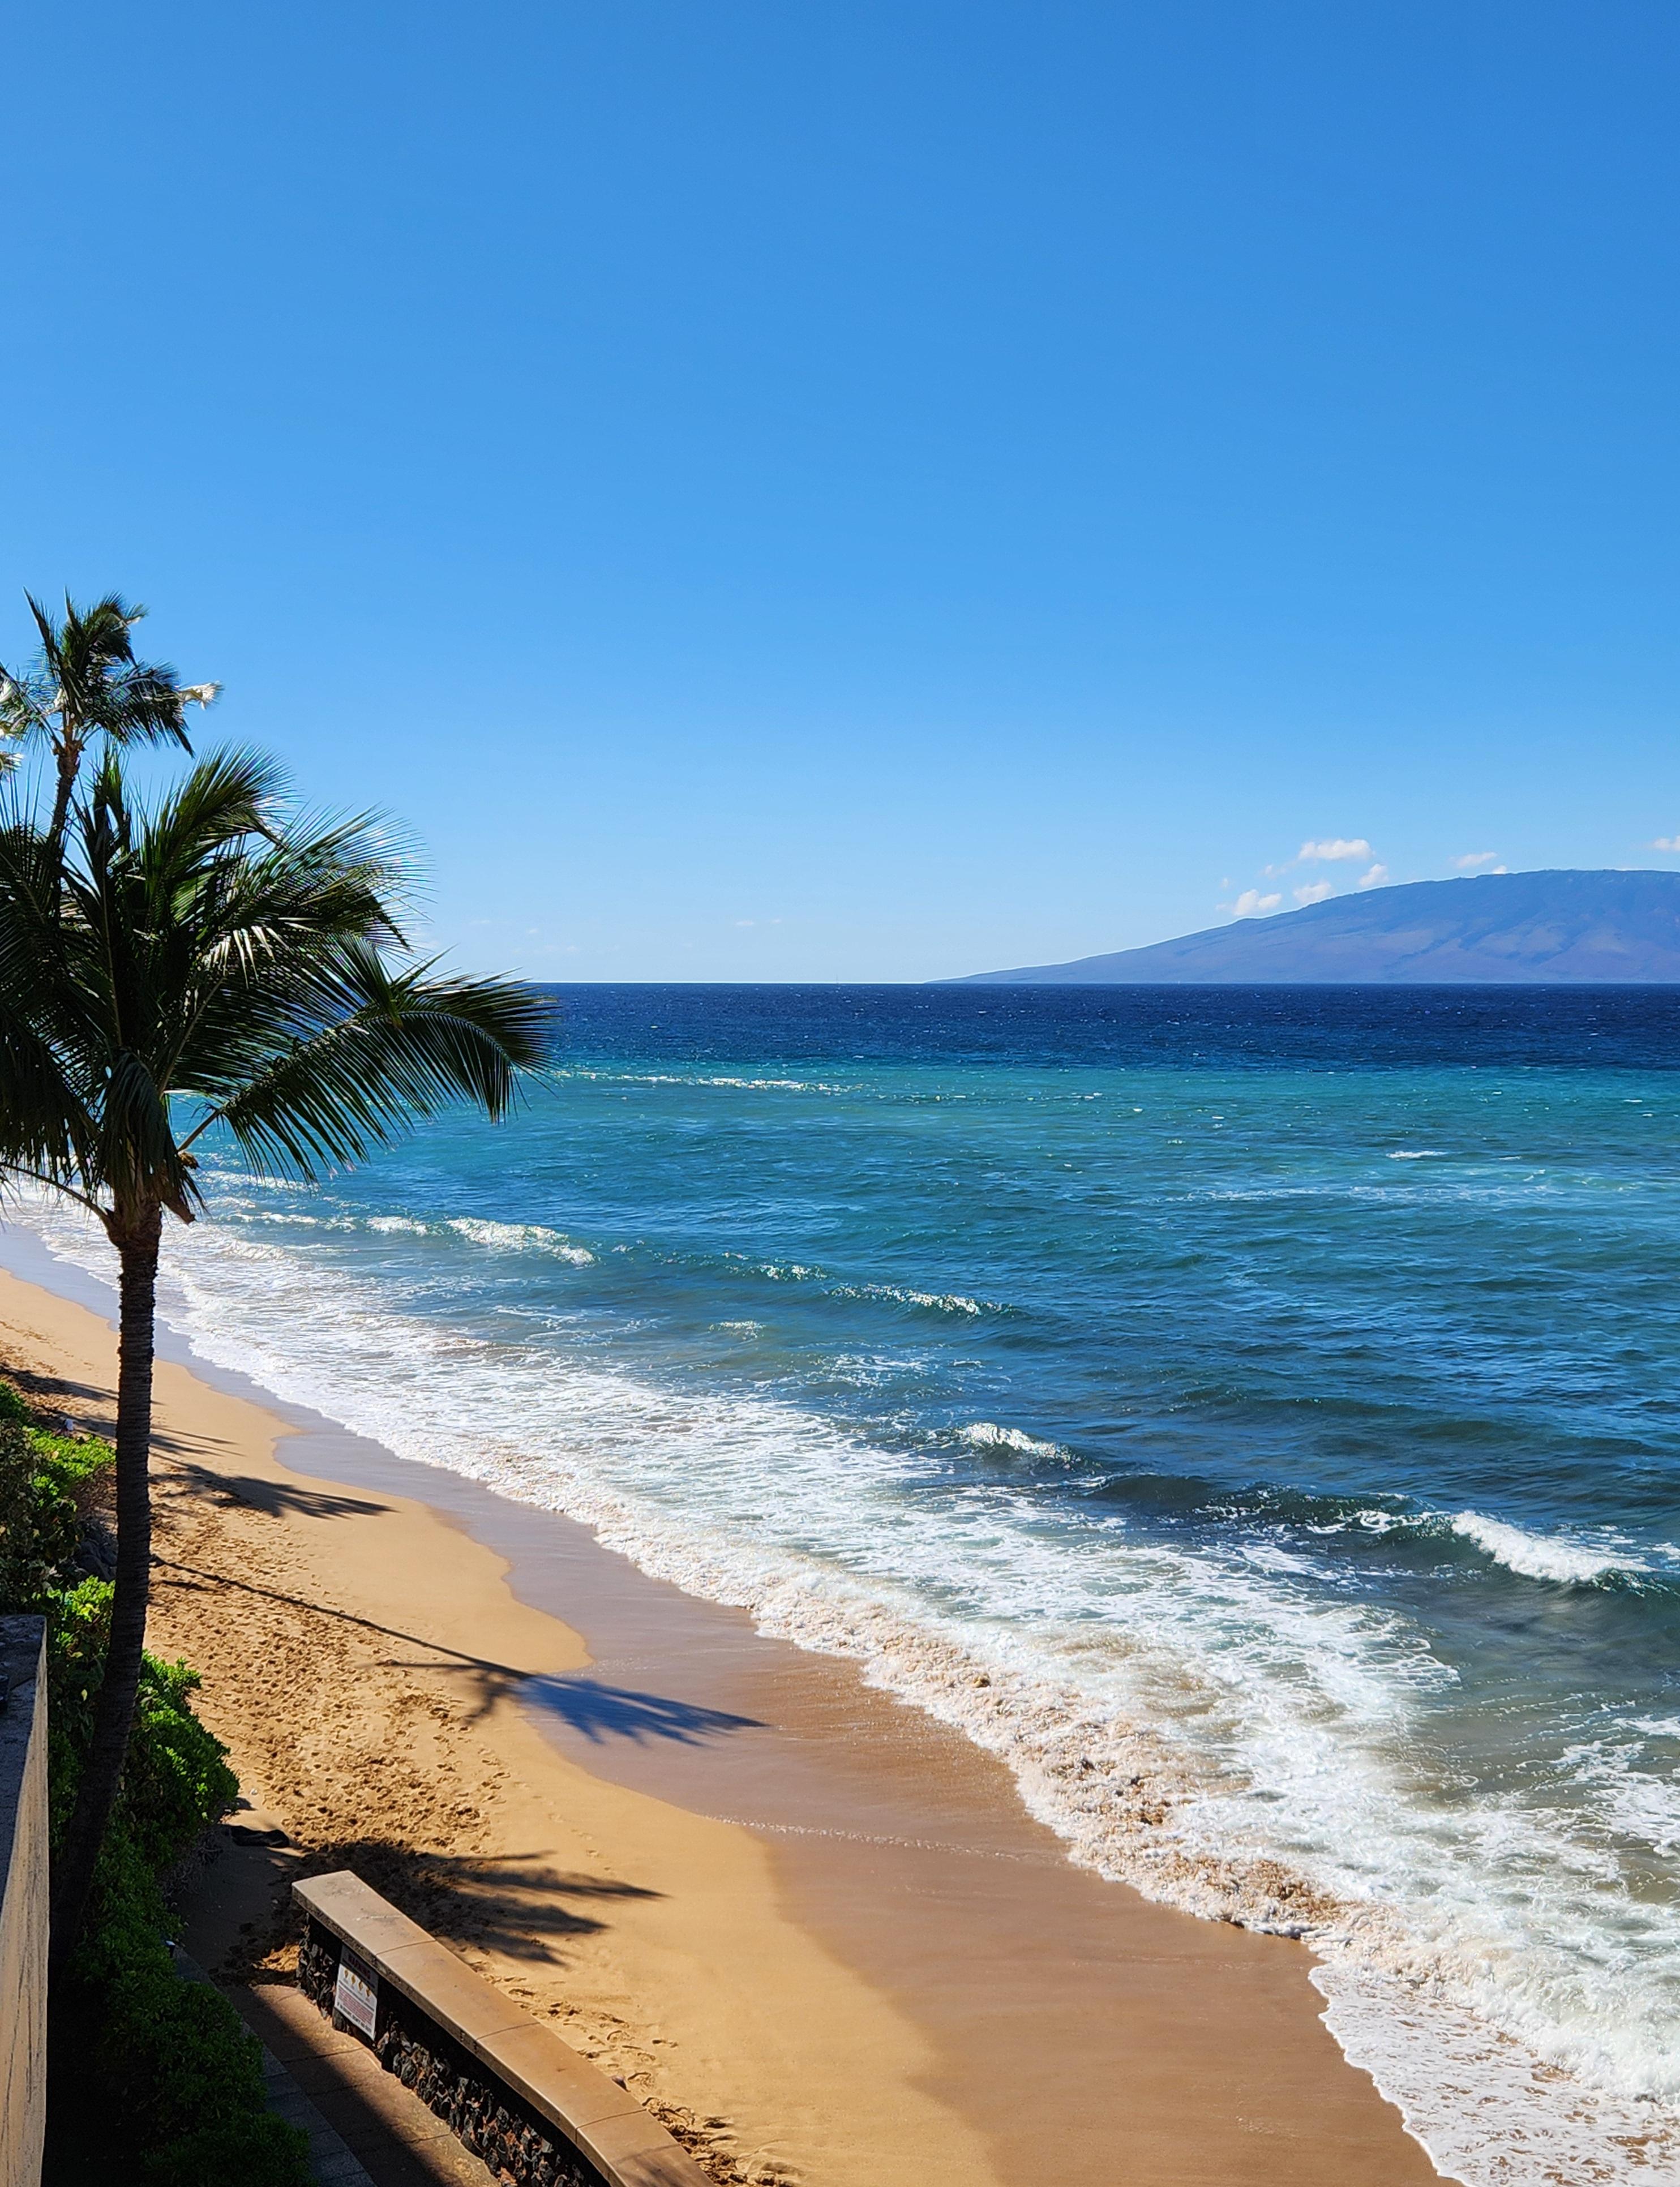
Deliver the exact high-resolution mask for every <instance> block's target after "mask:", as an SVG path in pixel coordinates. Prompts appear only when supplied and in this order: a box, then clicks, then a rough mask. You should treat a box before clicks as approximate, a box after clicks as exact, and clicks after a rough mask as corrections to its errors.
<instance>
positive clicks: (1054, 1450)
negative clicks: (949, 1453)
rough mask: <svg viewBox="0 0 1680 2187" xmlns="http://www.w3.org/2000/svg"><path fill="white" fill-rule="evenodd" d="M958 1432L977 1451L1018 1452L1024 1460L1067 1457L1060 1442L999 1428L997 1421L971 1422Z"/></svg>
mask: <svg viewBox="0 0 1680 2187" xmlns="http://www.w3.org/2000/svg"><path fill="white" fill-rule="evenodd" d="M957 1432H958V1435H959V1436H961V1437H962V1439H963V1441H964V1442H966V1443H972V1444H973V1446H974V1447H975V1449H976V1450H1017V1451H1019V1452H1020V1453H1021V1455H1022V1456H1023V1457H1024V1458H1065V1457H1066V1456H1067V1453H1066V1452H1065V1450H1064V1449H1063V1448H1062V1447H1061V1445H1060V1444H1059V1442H1045V1440H1044V1438H1043V1437H1042V1436H1034V1435H1028V1434H1027V1432H1026V1431H1025V1429H1024V1428H1002V1427H999V1426H998V1425H997V1422H996V1421H995V1420H970V1421H969V1424H968V1425H967V1426H966V1427H964V1428H959V1429H958V1431H957Z"/></svg>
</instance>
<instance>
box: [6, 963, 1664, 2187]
mask: <svg viewBox="0 0 1680 2187" xmlns="http://www.w3.org/2000/svg"><path fill="white" fill-rule="evenodd" d="M561 998H562V1001H563V1004H564V1008H565V1031H564V1036H563V1043H562V1053H561V1055H560V1058H559V1063H558V1065H557V1067H556V1068H555V1069H554V1070H553V1071H552V1072H551V1073H548V1074H546V1075H545V1076H544V1077H542V1079H541V1080H540V1081H538V1082H536V1083H535V1084H534V1085H533V1087H532V1088H531V1093H530V1097H529V1099H527V1101H526V1103H525V1106H524V1108H523V1110H521V1112H520V1114H519V1115H518V1116H516V1117H515V1118H514V1120H513V1121H512V1122H508V1123H506V1124H504V1125H502V1126H499V1127H493V1128H492V1127H489V1126H487V1125H486V1124H484V1123H482V1122H478V1121H475V1120H470V1119H465V1118H459V1117H446V1118H443V1119H440V1120H437V1121H435V1122H431V1123H430V1124H429V1125H427V1126H426V1127H424V1128H423V1129H422V1130H421V1131H419V1133H417V1134H416V1135H415V1136H414V1138H413V1139H412V1140H411V1141H409V1142H408V1143H407V1144H405V1145H404V1146H402V1147H401V1148H400V1149H397V1150H394V1151H393V1152H391V1154H389V1155H385V1156H382V1157H381V1158H380V1159H379V1160H377V1161H373V1162H371V1163H369V1164H368V1166H367V1167H365V1168H362V1169H361V1170H359V1171H357V1172H355V1173H354V1174H352V1175H350V1176H346V1177H343V1178H336V1179H334V1180H333V1181H331V1182H330V1183H326V1184H324V1185H322V1186H320V1187H318V1188H314V1189H303V1188H301V1187H298V1186H296V1185H294V1184H289V1183H281V1182H278V1181H277V1180H274V1179H272V1178H251V1177H250V1176H248V1175H244V1174H242V1173H241V1172H239V1168H238V1167H237V1165H236V1164H235V1163H234V1162H233V1161H232V1159H231V1158H230V1157H229V1155H228V1153H227V1151H226V1150H213V1151H212V1152H211V1155H210V1156H209V1157H208V1160H207V1163H206V1169H205V1189H206V1192H207V1195H208V1198H209V1202H210V1209H209V1217H208V1219H206V1220H205V1221H204V1222H202V1223H199V1225H198V1226H196V1227H195V1228H194V1229H193V1230H192V1231H191V1232H190V1233H183V1232H182V1231H180V1230H178V1229H176V1228H171V1232H170V1234H169V1237H168V1239H167V1241H166V1255H167V1262H166V1279H165V1285H164V1307H165V1312H166V1316H167V1318H169V1319H170V1320H171V1322H172V1323H173V1324H176V1325H177V1326H178V1327H179V1328H180V1329H181V1330H183V1331H184V1332H185V1333H186V1334H187V1335H189V1336H190V1338H191V1339H192V1341H193V1342H194V1345H195V1346H196V1347H197V1348H198V1349H199V1352H201V1353H203V1354H204V1355H205V1357H206V1358H210V1359H211V1360H213V1361H219V1362H222V1363H225V1364H227V1365H229V1366H234V1367H237V1368H239V1369H241V1370H243V1371H244V1373H246V1374H249V1375H253V1376H255V1377H256V1379H257V1380H260V1381H261V1382H263V1383H265V1384H267V1386H269V1387H270V1388H271V1389H273V1391H276V1392H277V1393H278V1394H279V1395H281V1396H283V1397H289V1398H291V1399H293V1400H295V1401H297V1402H300V1403H306V1404H308V1405H312V1406H314V1407H316V1408H319V1409H320V1410H322V1411H323V1412H326V1413H328V1414H331V1415H333V1416H334V1417H335V1418H337V1419H339V1420H342V1421H344V1422H346V1424H348V1425H351V1426H352V1427H353V1428H356V1429H357V1430H358V1431H362V1432H364V1433H366V1434H368V1435H370V1436H377V1437H378V1438H379V1439H380V1440H382V1441H383V1442H385V1443H386V1444H388V1445H389V1446H390V1447H391V1448H392V1449H394V1450H395V1451H396V1452H397V1453H400V1454H408V1455H412V1456H413V1457H416V1458H421V1459H428V1460H430V1461H432V1462H433V1463H435V1464H440V1465H446V1466H450V1467H453V1468H455V1469H457V1470H459V1471H461V1472H463V1473H467V1474H470V1475H473V1476H475V1477H478V1478H480V1479H483V1480H486V1481H490V1482H491V1483H492V1484H494V1485H496V1486H497V1487H501V1488H502V1489H503V1490H504V1491H505V1492H506V1493H508V1495H510V1496H513V1497H515V1498H525V1499H527V1500H530V1501H531V1502H534V1503H537V1504H545V1505H549V1506H552V1507H553V1508H556V1509H559V1510H565V1511H566V1512H569V1513H571V1514H573V1515H576V1516H579V1517H581V1518H583V1519H586V1520H587V1521H590V1522H591V1523H593V1524H594V1525H595V1526H598V1528H599V1530H600V1532H601V1533H602V1535H603V1537H604V1538H605V1539H606V1540H607V1541H608V1542H610V1543H612V1544H614V1545H615V1546H616V1547H620V1548H622V1549H626V1550H627V1551H628V1552H629V1553H630V1554H631V1555H632V1556H633V1557H634V1558H636V1559H637V1560H638V1562H640V1563H642V1564H643V1566H646V1567H648V1568H649V1569H650V1570H653V1571H657V1572H660V1573H662V1574H665V1575H666V1576H669V1577H674V1578H676V1579H677V1580H679V1581H681V1582H682V1583H683V1584H685V1585H687V1586H688V1587H690V1588H694V1590H695V1591H696V1592H699V1593H701V1594H706V1595H709V1596H712V1597H714V1598H716V1599H721V1600H725V1601H728V1602H733V1603H739V1604H745V1605H750V1607H751V1608H752V1609H753V1611H755V1613H756V1616H758V1618H759V1620H760V1622H761V1624H762V1625H763V1626H764V1627H765V1628H766V1629H768V1630H772V1631H774V1632H776V1633H780V1634H784V1635H787V1636H789V1637H792V1638H794V1639H798V1640H800V1641H801V1642H803V1643H805V1644H807V1645H810V1646H812V1647H818V1648H827V1649H832V1650H840V1651H841V1652H844V1653H847V1654H850V1655H852V1656H857V1657H859V1658H861V1659H862V1661H864V1662H865V1663H866V1665H867V1667H868V1674H869V1675H870V1676H871V1677H872V1678H874V1679H875V1680H876V1681H878V1682H879V1683H880V1684H885V1685H886V1686H888V1687H890V1688H891V1689H894V1690H896V1691H897V1692H899V1693H901V1694H902V1695H905V1696H906V1697H907V1698H908V1699H910V1700H913V1701H917V1702H919V1703H920V1704H921V1705H923V1706H926V1707H928V1708H930V1709H931V1710H932V1711H934V1712H936V1714H937V1715H939V1716H941V1718H945V1719H946V1720H947V1721H949V1722H952V1723H957V1724H958V1725H960V1726H962V1727H963V1728H964V1729H965V1730H966V1731H967V1732H968V1733H969V1734H970V1735H971V1736H972V1737H974V1738H975V1740H979V1741H980V1742H981V1743H982V1744H983V1745H985V1746H987V1747H989V1748H991V1749H992V1750H993V1751H996V1752H997V1753H999V1754H1001V1755H1002V1756H1003V1757H1005V1758H1006V1759H1007V1760H1008V1761H1009V1763H1010V1765H1011V1767H1012V1768H1014V1772H1015V1774H1016V1777H1017V1779H1018V1781H1019V1783H1020V1787H1021V1791H1022V1795H1023V1797H1024V1798H1025V1801H1026V1802H1027V1804H1028V1805H1029V1807H1030V1808H1031V1809H1032V1810H1033V1811H1034V1812H1035V1813H1037V1814H1038V1815H1039V1816H1041V1817H1042V1818H1043V1819H1045V1820H1046V1821H1048V1823H1050V1824H1052V1825H1053V1826H1054V1828H1055V1829H1056V1830H1058V1831H1059V1833H1060V1834H1061V1836H1063V1838H1064V1840H1065V1842H1066V1844H1067V1847H1068V1850H1069V1855H1070V1858H1075V1859H1078V1860H1082V1861H1085V1862H1087V1863H1090V1864H1093V1865H1095V1866H1097V1867H1098V1868H1099V1869H1102V1870H1103V1871H1104V1873H1106V1874H1108V1875H1112V1876H1115V1877H1117V1878H1123V1879H1125V1880H1126V1881H1129V1882H1131V1883H1133V1884H1135V1885H1137V1886H1139V1887H1141V1888H1142V1889H1143V1890H1144V1891H1145V1892H1149V1893H1150V1894H1151V1895H1153V1896H1155V1897H1160V1898H1163V1899H1167V1900H1171V1901H1172V1902H1174V1903H1178V1904H1182V1905H1183V1906H1186V1907H1188V1908H1189V1909H1193V1910H1194V1911H1195V1912H1197V1913H1200V1914H1208V1915H1215V1916H1220V1915H1223V1916H1235V1917H1237V1918H1239V1919H1242V1920H1249V1921H1251V1922H1254V1923H1256V1924H1257V1925H1259V1926H1269V1927H1273V1928H1277V1929H1281V1930H1284V1931H1289V1932H1290V1933H1295V1934H1300V1935H1304V1936H1306V1937H1309V1938H1310V1939H1311V1940H1312V1942H1313V1943H1314V1945H1315V1947H1316V1948H1317V1949H1318V1952H1319V1953H1320V1954H1321V1966H1320V1971H1319V1973H1318V1976H1317V1977H1316V1978H1317V1980H1318V1983H1319V1986H1320V1987H1321V1988H1322V1989H1323V1992H1324V1993H1325V1995H1326V1997H1327V1999H1329V2024H1330V2026H1331V2027H1332V2029H1333V2031H1334V2033H1335V2035H1336V2037H1337V2038H1338V2040H1339V2041H1340V2043H1341V2044H1342V2046H1343V2048H1344V2049H1345V2050H1346V2052H1347V2054H1348V2055H1349V2056H1350V2057H1351V2058H1352V2059H1353V2060H1354V2061H1356V2062H1357V2063H1358V2064H1360V2065H1362V2066H1366V2067H1367V2068H1368V2070H1370V2071H1371V2072H1373V2073H1374V2076H1375V2077H1376V2079H1377V2081H1378V2083H1379V2085H1380V2086H1381V2087H1382V2088H1383V2089H1384V2090H1385V2092H1386V2093H1387V2094H1390V2095H1391V2096H1392V2097H1393V2098H1394V2099H1395V2100H1396V2101H1397V2102H1398V2103H1400V2105H1402V2109H1403V2111H1404V2113H1405V2115H1406V2117H1407V2123H1408V2125H1409V2126H1410V2127H1411V2128H1412V2129H1413V2132H1414V2133H1415V2134H1417V2135H1418V2136H1419V2139H1421V2140H1422V2141H1423V2142H1424V2145H1425V2146H1426V2147H1427V2148H1428V2149H1429V2150H1430V2153H1431V2155H1432V2156H1434V2157H1435V2159H1436V2163H1437V2165H1438V2166H1439V2167H1441V2169H1442V2170H1444V2171H1446V2172H1447V2173H1451V2174H1452V2175H1454V2176H1457V2177H1459V2178H1461V2179H1464V2180H1465V2181H1467V2182H1469V2183H1472V2187H1485V2183H1486V2187H1519V2183H1529V2182H1541V2181H1565V2182H1568V2183H1570V2187H1577V2183H1582V2182H1588V2181H1599V2180H1604V2181H1619V2180H1622V2179H1629V2180H1637V2181H1642V2182H1643V2181H1649V2180H1655V2179H1665V2180H1668V2179H1680V2040H1677V2034H1680V1782H1677V1776H1676V1769H1677V1764H1680V1161H1677V1156H1680V993H1676V992H1672V991H1667V990H1661V989H1648V990H1643V991H1642V990H1637V989H1569V988H1564V989H1549V990H1536V989H1498V990H1496V989H1469V988H1459V989H1418V990H1406V989H1384V990H1377V989H1334V988H1326V989H1317V990H1312V989H1267V988H1256V989H1246V990H1238V989H1195V988H1174V989H1167V988H1155V989H1123V988H1122V989H1114V988H1110V989H1102V988H997V987H985V988H972V987H955V988H949V987H947V988H940V987H935V988H913V987H879V988H859V987H820V988H800V987H776V988H767V987H765V988H717V987H705V988H701V987H576V988H570V989H565V990H562V991H561ZM15 1219H19V1220H23V1221H26V1222H28V1223H31V1225H32V1226H34V1227H36V1228H39V1229H40V1230H41V1232H42V1234H43V1236H44V1237H45V1238H46V1240H47V1241H48V1244H49V1245H50V1246H51V1247H52V1249H53V1251H55V1252H56V1253H59V1254H60V1255H62V1256H64V1257H65V1258H67V1259H70V1260H72V1261H75V1262H79V1263H81V1264H83V1265H85V1266H87V1267H89V1268H95V1269H97V1270H98V1271H99V1272H100V1273H105V1274H109V1273H110V1271H109V1267H108V1262H109V1249H108V1248H107V1247H106V1246H105V1245H104V1240H103V1239H102V1238H100V1237H98V1236H96V1235H92V1234H89V1233H88V1232H87V1230H85V1229H84V1228H81V1225H80V1224H79V1223H78V1221H77V1219H76V1217H74V1215H73V1214H67V1213H64V1212H53V1211H49V1210H48V1209H46V1208H44V1207H41V1206H34V1205H30V1206H25V1208H24V1209H23V1210H21V1211H20V1212H19V1213H18V1215H17V1217H16V1218H15Z"/></svg>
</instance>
